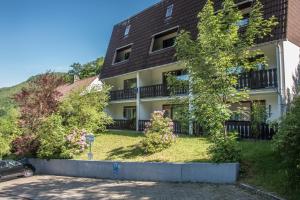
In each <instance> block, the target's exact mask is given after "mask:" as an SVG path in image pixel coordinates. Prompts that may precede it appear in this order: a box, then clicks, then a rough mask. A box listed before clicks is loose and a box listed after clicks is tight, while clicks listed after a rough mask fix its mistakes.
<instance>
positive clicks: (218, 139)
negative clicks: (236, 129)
mask: <svg viewBox="0 0 300 200" xmlns="http://www.w3.org/2000/svg"><path fill="white" fill-rule="evenodd" d="M208 152H209V154H210V155H211V159H212V161H213V162H216V163H221V162H238V161H240V158H241V150H240V149H238V147H237V133H230V134H228V136H226V137H224V136H223V135H222V134H217V135H215V136H213V144H212V145H211V146H210V147H209V149H208Z"/></svg>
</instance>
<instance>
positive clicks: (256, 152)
mask: <svg viewBox="0 0 300 200" xmlns="http://www.w3.org/2000/svg"><path fill="white" fill-rule="evenodd" d="M142 138H143V134H141V133H136V132H124V131H122V132H121V131H120V132H107V133H103V134H100V135H98V136H96V141H95V143H94V144H93V148H92V151H93V154H94V160H118V161H139V162H209V161H210V157H209V155H208V153H207V148H208V146H209V145H210V142H209V141H208V140H207V139H206V138H199V137H191V136H179V137H178V138H177V141H176V144H175V145H172V146H171V147H170V148H169V149H166V150H164V151H162V152H159V153H155V154H152V155H144V154H143V152H142V150H141V149H140V148H139V145H138V144H139V142H140V141H141V140H142ZM239 147H240V149H241V151H242V161H241V175H240V181H241V182H244V183H247V184H250V185H253V186H256V187H258V188H261V189H263V190H266V191H269V192H274V193H277V194H279V195H280V196H282V197H285V198H287V199H292V200H296V199H300V198H299V197H300V191H298V192H297V191H291V189H290V188H287V187H286V184H285V183H286V177H285V174H284V172H283V171H282V170H281V165H280V160H279V158H277V157H276V156H275V155H274V153H273V151H272V145H271V142H270V141H241V142H239ZM75 159H78V160H86V159H87V152H84V153H83V154H81V155H79V156H78V157H76V158H75Z"/></svg>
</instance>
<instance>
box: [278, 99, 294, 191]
mask: <svg viewBox="0 0 300 200" xmlns="http://www.w3.org/2000/svg"><path fill="white" fill-rule="evenodd" d="M299 119H300V97H296V98H295V99H294V102H293V105H292V107H291V110H290V112H288V113H287V114H286V116H284V118H283V119H282V122H281V123H280V125H279V130H278V133H277V134H276V135H275V137H274V141H273V146H274V149H275V151H276V153H277V154H278V155H279V156H280V157H281V161H282V164H283V168H284V170H285V172H286V173H287V175H288V178H289V187H296V189H297V190H298V191H300V187H299V186H300V121H299Z"/></svg>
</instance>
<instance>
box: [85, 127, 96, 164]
mask: <svg viewBox="0 0 300 200" xmlns="http://www.w3.org/2000/svg"><path fill="white" fill-rule="evenodd" d="M85 139H86V142H87V143H88V144H89V153H88V159H89V160H93V153H92V144H93V142H94V141H95V136H94V135H93V134H92V133H89V134H88V135H86V136H85Z"/></svg>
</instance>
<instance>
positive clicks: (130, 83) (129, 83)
mask: <svg viewBox="0 0 300 200" xmlns="http://www.w3.org/2000/svg"><path fill="white" fill-rule="evenodd" d="M136 87H137V84H136V78H132V79H127V80H124V89H131V88H136Z"/></svg>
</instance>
